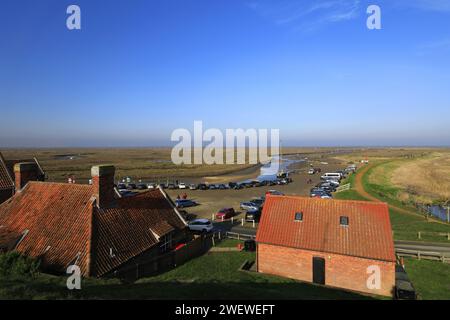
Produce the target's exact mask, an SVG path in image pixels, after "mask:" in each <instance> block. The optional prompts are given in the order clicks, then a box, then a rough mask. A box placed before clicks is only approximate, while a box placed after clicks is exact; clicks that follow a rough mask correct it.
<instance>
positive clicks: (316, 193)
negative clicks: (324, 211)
mask: <svg viewBox="0 0 450 320" xmlns="http://www.w3.org/2000/svg"><path fill="white" fill-rule="evenodd" d="M309 195H310V196H311V197H313V198H316V197H317V198H321V197H323V196H327V197H331V193H329V192H327V191H326V190H324V189H322V188H312V189H311V191H310V193H309Z"/></svg>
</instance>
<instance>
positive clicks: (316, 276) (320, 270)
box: [313, 257, 325, 284]
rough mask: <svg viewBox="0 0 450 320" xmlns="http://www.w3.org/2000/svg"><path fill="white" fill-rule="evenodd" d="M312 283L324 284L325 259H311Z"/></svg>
mask: <svg viewBox="0 0 450 320" xmlns="http://www.w3.org/2000/svg"><path fill="white" fill-rule="evenodd" d="M313 282H314V283H317V284H325V259H324V258H320V257H313Z"/></svg>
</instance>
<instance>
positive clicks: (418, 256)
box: [417, 251, 420, 260]
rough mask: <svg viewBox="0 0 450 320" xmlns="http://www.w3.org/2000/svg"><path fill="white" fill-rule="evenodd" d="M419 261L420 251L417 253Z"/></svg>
mask: <svg viewBox="0 0 450 320" xmlns="http://www.w3.org/2000/svg"><path fill="white" fill-rule="evenodd" d="M417 259H419V260H420V251H417Z"/></svg>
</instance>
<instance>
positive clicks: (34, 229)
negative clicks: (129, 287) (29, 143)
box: [0, 164, 189, 277]
mask: <svg viewBox="0 0 450 320" xmlns="http://www.w3.org/2000/svg"><path fill="white" fill-rule="evenodd" d="M21 169H24V170H26V169H27V166H24V165H22V164H16V176H17V175H20V174H22V176H23V172H21V171H20V170H21ZM91 173H92V180H93V183H92V185H81V184H68V183H49V182H35V181H28V183H27V182H26V181H23V182H25V184H24V186H22V187H21V189H20V190H18V191H17V192H16V193H15V195H14V196H13V197H12V198H10V199H9V200H7V201H6V202H4V203H3V204H1V205H0V250H3V251H8V250H16V251H18V252H21V253H23V254H26V255H29V256H32V257H35V258H39V259H40V261H41V266H42V267H43V268H44V271H47V272H50V273H56V274H58V273H64V272H65V271H66V269H67V267H68V266H69V265H72V264H76V265H78V266H79V267H80V269H81V272H82V275H84V276H93V277H101V276H108V275H113V274H114V273H115V272H118V271H120V270H121V269H123V268H125V269H126V268H127V267H128V266H129V265H130V264H131V265H135V263H136V261H142V260H146V259H147V260H148V259H152V258H155V257H158V256H159V255H163V254H165V253H167V252H168V251H170V250H172V249H173V248H174V247H175V246H176V245H177V244H179V243H180V242H184V241H185V240H186V239H187V238H188V236H189V233H188V232H187V229H186V222H185V221H184V219H183V218H182V217H181V216H180V214H179V212H178V211H177V210H176V208H175V207H174V204H173V202H172V201H171V200H170V198H168V197H167V195H166V194H165V193H164V191H162V190H160V189H156V190H151V191H146V192H142V193H140V194H138V195H136V196H133V197H124V198H122V197H120V194H118V192H116V190H115V188H114V173H115V169H114V167H113V166H95V167H92V170H91ZM156 268H157V266H156Z"/></svg>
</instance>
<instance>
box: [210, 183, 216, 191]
mask: <svg viewBox="0 0 450 320" xmlns="http://www.w3.org/2000/svg"><path fill="white" fill-rule="evenodd" d="M208 188H209V190H216V189H217V186H216V185H215V184H210V185H209V186H208Z"/></svg>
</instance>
